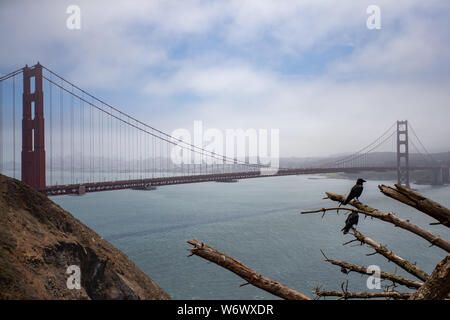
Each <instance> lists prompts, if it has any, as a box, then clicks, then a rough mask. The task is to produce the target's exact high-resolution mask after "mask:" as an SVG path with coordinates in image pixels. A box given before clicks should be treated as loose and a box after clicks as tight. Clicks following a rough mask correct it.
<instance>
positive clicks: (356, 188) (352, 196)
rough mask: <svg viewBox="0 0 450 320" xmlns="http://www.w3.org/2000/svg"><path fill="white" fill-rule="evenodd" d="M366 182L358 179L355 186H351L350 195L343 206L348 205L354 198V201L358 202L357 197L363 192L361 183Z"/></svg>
mask: <svg viewBox="0 0 450 320" xmlns="http://www.w3.org/2000/svg"><path fill="white" fill-rule="evenodd" d="M364 182H366V180H364V179H361V178H359V179H358V180H357V181H356V184H355V185H354V186H353V188H352V190H350V193H349V194H348V196H347V199H345V201H344V202H343V205H346V204H348V203H349V202H350V201H352V200H353V199H355V198H356V200H358V201H359V197H360V196H361V193H362V192H363V189H364V188H363V183H364Z"/></svg>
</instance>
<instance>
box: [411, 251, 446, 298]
mask: <svg viewBox="0 0 450 320" xmlns="http://www.w3.org/2000/svg"><path fill="white" fill-rule="evenodd" d="M449 294H450V256H446V257H445V258H444V260H442V261H441V262H439V263H438V264H437V266H436V268H435V269H434V271H433V273H432V274H431V276H430V277H429V278H428V280H427V281H426V282H425V283H424V284H423V286H421V287H420V288H419V290H417V291H416V292H415V293H414V294H413V295H412V296H411V298H410V299H411V300H441V299H445V298H449Z"/></svg>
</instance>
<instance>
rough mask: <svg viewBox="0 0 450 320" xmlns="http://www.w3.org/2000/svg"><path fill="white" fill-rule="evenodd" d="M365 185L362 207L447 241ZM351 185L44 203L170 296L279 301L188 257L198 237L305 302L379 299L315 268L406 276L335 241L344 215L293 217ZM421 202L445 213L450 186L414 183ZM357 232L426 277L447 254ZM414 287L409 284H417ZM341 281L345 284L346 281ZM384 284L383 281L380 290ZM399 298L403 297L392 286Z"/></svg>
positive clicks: (263, 181) (408, 239)
mask: <svg viewBox="0 0 450 320" xmlns="http://www.w3.org/2000/svg"><path fill="white" fill-rule="evenodd" d="M379 184H387V185H393V182H392V181H369V182H367V183H366V184H365V189H364V192H363V194H362V196H361V198H360V200H361V201H362V202H364V203H366V204H368V205H370V206H372V207H375V208H377V209H380V210H383V211H392V212H394V213H395V214H397V215H398V216H399V217H401V218H403V219H410V220H411V222H412V223H415V224H418V225H420V226H423V227H425V228H427V229H429V230H430V231H432V232H434V233H436V234H438V235H440V236H442V237H444V238H445V239H447V240H448V239H450V232H449V231H448V228H445V227H443V226H440V225H434V226H431V225H429V223H430V222H434V220H433V219H431V218H430V217H428V216H426V215H425V214H423V213H421V212H418V211H416V210H415V209H412V208H410V207H408V206H406V205H404V204H401V203H399V202H397V201H395V200H393V199H390V198H388V197H386V196H384V195H382V194H381V193H380V192H379V190H378V187H377V186H378V185H379ZM353 185H354V181H352V180H346V179H330V178H325V177H321V176H317V175H311V176H308V175H299V176H286V177H266V178H257V179H247V180H241V181H239V182H237V183H218V182H208V183H197V184H185V185H172V186H163V187H159V188H158V189H157V190H152V191H139V190H120V191H109V192H100V193H90V194H86V195H83V196H57V197H52V200H53V201H55V202H56V203H57V204H59V205H60V206H61V207H63V208H64V209H66V210H67V211H69V212H70V213H72V214H73V215H74V216H75V217H76V218H78V219H79V220H81V221H82V222H83V223H85V224H86V225H88V226H89V227H90V228H92V229H93V230H94V231H96V232H97V233H98V234H100V236H102V237H103V238H104V239H106V240H108V241H110V242H111V243H112V244H113V245H114V246H116V247H117V248H119V249H120V250H122V251H123V252H124V253H125V254H126V255H127V256H128V257H129V258H130V259H131V260H133V262H134V263H135V264H136V265H137V266H138V267H139V268H140V269H141V270H142V271H144V272H145V273H146V274H147V275H149V276H150V277H151V278H152V279H153V280H154V281H156V282H157V283H158V285H160V286H161V287H162V288H163V289H164V290H165V291H166V292H167V293H168V294H169V295H170V296H171V297H172V298H173V299H277V297H275V296H273V295H271V294H270V293H267V292H265V291H263V290H261V289H258V288H256V287H253V286H251V285H246V286H242V287H240V285H241V284H243V283H245V281H244V280H243V279H241V278H239V277H238V276H236V275H235V274H233V273H231V272H230V271H228V270H226V269H223V268H221V267H220V266H218V265H216V264H214V263H211V262H208V261H206V260H204V259H202V258H200V257H197V256H191V257H188V255H189V251H188V249H189V248H191V247H192V246H191V245H189V244H187V243H186V241H187V240H190V239H197V240H199V241H202V242H204V243H206V244H208V245H209V246H212V247H214V248H216V249H218V250H220V251H222V252H223V253H226V254H228V255H230V256H232V257H234V258H235V259H237V260H239V261H241V262H242V263H244V264H246V265H247V266H249V267H250V268H252V269H253V270H255V271H257V272H260V273H262V274H264V275H265V276H267V277H269V278H271V279H274V280H276V281H279V282H281V283H283V284H285V285H287V286H289V287H291V288H293V289H295V290H298V291H300V292H302V293H304V294H306V295H308V296H310V297H314V295H313V294H312V291H313V290H314V288H315V287H317V286H320V287H321V289H322V290H341V284H342V283H346V285H348V290H349V291H369V292H377V291H380V290H382V289H368V287H367V279H368V276H366V275H360V274H356V273H354V272H351V273H350V274H345V273H342V272H341V271H340V268H339V267H337V266H334V265H331V264H329V263H327V262H325V261H323V256H322V253H321V251H320V250H322V251H323V252H324V253H325V255H326V256H327V257H328V258H331V259H335V260H343V261H347V262H349V263H353V264H357V265H360V266H365V267H367V266H369V265H377V266H379V267H380V268H381V270H383V271H387V272H391V273H398V274H400V275H403V276H407V277H409V278H412V279H414V277H413V276H412V275H409V274H407V273H406V272H404V271H403V270H402V269H400V268H399V267H397V266H396V265H395V264H393V263H392V262H389V261H387V260H386V258H384V257H382V256H380V255H378V254H377V255H369V256H368V255H367V254H370V253H372V252H373V250H372V249H371V248H369V247H367V246H361V245H360V243H357V242H353V243H351V244H348V245H345V246H344V245H343V243H345V242H348V241H350V240H352V239H354V237H353V236H352V235H351V234H347V235H343V234H342V232H341V231H340V230H341V228H342V227H343V226H344V222H345V219H346V214H347V213H346V212H344V211H340V213H339V214H336V212H329V213H326V214H325V215H324V217H323V218H322V213H313V214H306V215H301V214H300V211H303V210H312V209H319V208H323V207H334V206H336V203H335V202H332V201H331V200H324V199H322V198H323V197H324V196H325V191H330V192H335V193H340V194H347V193H348V191H349V190H350V188H351V187H352V186H353ZM412 187H413V188H414V189H416V190H418V191H419V192H420V193H422V194H423V195H425V196H427V197H430V198H431V199H433V200H435V201H438V202H440V203H442V204H443V205H445V206H447V207H450V197H449V196H450V186H449V185H447V186H419V185H413V186H412ZM357 229H358V230H359V231H360V232H362V233H363V234H365V235H366V236H368V237H370V238H372V239H374V240H376V241H378V242H379V243H381V244H383V245H386V246H387V247H388V249H390V250H392V251H393V252H395V253H396V254H398V255H400V256H401V257H403V258H405V259H408V260H409V261H411V262H416V263H417V266H418V267H419V268H421V269H422V270H424V271H426V272H428V273H431V272H432V270H433V268H434V267H435V265H436V264H437V263H438V262H439V261H440V260H442V259H443V258H444V257H445V256H446V252H445V251H443V250H442V249H439V248H436V247H430V246H429V243H428V242H427V241H425V240H423V239H421V238H419V237H417V236H415V235H413V234H411V233H409V232H407V231H405V230H403V229H400V228H396V227H394V226H393V225H391V224H389V223H385V222H383V221H380V220H377V219H371V218H364V216H362V215H360V219H359V224H358V226H357ZM416 280H417V279H416ZM347 281H348V284H347ZM385 284H389V282H382V285H385ZM397 290H398V291H401V292H408V289H406V288H402V287H399V288H397Z"/></svg>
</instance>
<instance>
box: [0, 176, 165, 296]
mask: <svg viewBox="0 0 450 320" xmlns="http://www.w3.org/2000/svg"><path fill="white" fill-rule="evenodd" d="M71 265H76V266H78V267H79V268H80V269H81V289H69V288H68V287H67V279H68V278H69V276H70V275H69V274H67V273H66V271H67V267H68V266H71ZM0 299H169V296H168V295H167V294H166V293H165V292H164V291H163V290H162V289H161V288H160V287H159V286H158V285H157V284H156V283H155V282H154V281H153V280H151V279H150V278H149V277H148V276H147V275H145V274H144V273H143V272H142V271H141V270H140V269H139V268H138V267H137V266H136V265H135V264H134V263H133V262H132V261H131V260H130V259H128V257H127V256H126V255H125V254H123V253H122V252H121V251H119V250H118V249H116V248H115V247H114V246H112V245H111V244H110V243H109V242H107V241H105V240H104V239H102V238H101V237H100V236H99V235H98V234H97V233H95V232H94V231H92V230H91V229H89V228H88V227H87V226H85V225H84V224H83V223H81V222H80V221H79V220H77V219H75V218H74V217H73V216H72V215H71V214H70V213H68V212H67V211H64V210H63V209H62V208H61V207H59V206H58V205H56V204H55V203H54V202H52V201H51V200H49V199H48V198H47V197H46V196H44V195H42V194H40V193H38V192H36V191H35V190H34V189H32V188H30V187H28V186H27V185H25V184H23V183H21V182H20V181H17V180H14V179H11V178H7V177H5V176H3V175H0Z"/></svg>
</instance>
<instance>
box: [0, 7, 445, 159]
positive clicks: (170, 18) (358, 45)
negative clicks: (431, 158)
mask: <svg viewBox="0 0 450 320" xmlns="http://www.w3.org/2000/svg"><path fill="white" fill-rule="evenodd" d="M369 4H372V2H371V1H358V2H357V3H355V2H354V1H339V2H336V1H333V0H326V1H317V0H304V1H288V0H285V1H275V0H265V1H262V0H249V1H238V0H230V1H200V0H191V1H170V0H151V1H147V0H145V1H144V0H135V1H121V2H117V3H114V4H112V3H111V2H106V1H79V2H78V5H79V6H80V8H81V13H82V28H81V30H80V31H70V30H67V29H66V27H65V19H66V18H67V14H66V13H65V9H66V7H65V6H66V5H68V3H65V2H54V1H46V2H45V1H43V2H20V1H17V2H2V3H1V4H0V30H8V32H1V33H0V41H1V42H2V43H4V44H7V45H5V46H2V50H1V51H0V67H1V68H2V69H4V68H5V69H7V70H9V69H10V68H11V69H13V68H14V67H18V66H20V65H24V64H25V63H28V64H31V63H34V62H35V61H36V60H40V62H41V63H43V64H45V65H47V66H49V67H51V68H52V69H54V70H55V71H58V72H62V73H63V74H64V75H65V76H66V77H67V78H69V79H71V80H73V81H74V82H75V83H77V84H79V85H80V86H82V87H83V88H86V89H89V90H90V91H94V92H95V91H96V90H98V89H103V90H106V91H107V90H110V91H111V92H115V93H117V92H118V91H119V90H123V91H124V92H126V94H128V95H135V96H137V97H140V98H136V99H135V100H133V104H130V105H131V106H129V107H127V108H128V109H126V110H125V111H126V112H130V113H131V114H138V113H139V112H140V116H142V117H146V116H147V117H148V122H149V123H150V124H155V123H157V124H158V126H161V127H162V128H164V129H166V128H168V129H169V130H170V129H175V128H176V127H178V126H184V127H189V126H191V125H192V123H193V121H194V120H204V121H205V123H206V125H207V126H213V127H218V128H223V129H226V128H233V127H234V128H244V129H245V128H250V127H255V128H279V129H281V138H282V139H283V142H282V150H281V151H282V154H283V155H286V156H288V155H323V154H326V153H335V152H338V151H339V150H341V151H351V150H355V149H358V148H359V147H360V146H361V145H363V144H365V143H367V142H369V140H370V139H372V138H374V137H376V136H377V135H378V134H379V133H381V132H382V131H383V130H384V129H385V126H388V125H390V123H391V122H393V121H394V120H396V119H397V118H409V119H410V120H411V121H413V123H415V125H416V127H418V128H419V130H420V129H422V132H423V135H424V137H423V139H424V140H425V141H424V142H425V143H426V144H427V142H428V144H427V145H432V144H434V145H435V146H436V149H442V150H443V149H445V148H447V149H448V146H447V142H446V141H445V140H442V141H436V139H435V137H436V136H442V135H447V136H448V135H449V134H450V129H449V128H448V126H447V127H445V126H437V125H436V124H438V123H439V121H441V120H442V118H443V117H445V116H446V117H448V115H449V111H448V103H449V101H450V99H449V94H448V93H447V91H448V89H447V88H448V84H449V78H448V76H449V74H448V72H449V70H450V68H449V65H448V58H447V57H448V55H449V53H450V52H449V44H448V43H449V42H448V40H449V39H448V35H447V34H446V32H447V30H448V27H449V23H448V22H447V15H446V13H447V14H448V13H449V11H450V7H449V4H448V1H444V0H442V1H438V0H430V1H422V0H420V1H419V0H399V1H392V0H379V1H377V5H379V6H380V7H381V13H382V29H381V30H380V31H368V30H367V28H366V18H367V14H366V10H365V9H366V8H367V6H368V5H369ZM377 32H378V33H377ZM191 43H198V44H199V46H198V47H193V46H191V47H189V44H191ZM183 44H184V45H186V44H187V46H188V47H189V48H188V49H189V50H188V51H187V53H186V54H180V55H178V56H176V57H175V56H173V55H172V54H173V53H172V52H171V50H172V49H173V48H174V47H177V46H178V45H183ZM336 46H347V47H349V48H350V49H351V50H352V53H351V54H349V55H348V56H345V55H343V54H337V56H336V57H330V58H329V59H328V60H326V59H325V60H324V61H321V60H316V57H315V54H316V50H318V49H317V48H320V50H323V51H324V52H326V51H327V50H330V51H331V50H332V49H333V48H335V47H336ZM331 53H333V52H332V51H331ZM284 59H291V60H294V61H296V60H302V61H303V60H304V59H306V61H310V63H311V64H317V63H323V64H324V65H325V66H324V67H323V68H322V69H321V70H324V71H320V72H318V73H316V74H314V73H313V74H311V75H308V76H305V75H304V74H302V70H299V71H298V72H297V75H295V74H296V73H295V72H293V73H294V75H288V74H286V73H285V72H283V71H280V70H279V69H278V66H279V65H280V64H281V63H283V62H285V61H284ZM321 59H324V58H323V57H322V58H321ZM287 68H289V64H288V65H287ZM446 72H447V73H446ZM124 95H125V94H124ZM140 95H143V96H142V97H141V96H140ZM183 95H186V96H194V97H195V99H191V98H189V99H185V100H183V99H182V98H180V96H183ZM139 99H140V100H139ZM124 100H125V98H124ZM112 103H113V104H114V101H112ZM157 104H158V107H157ZM142 106H145V107H146V108H148V109H145V110H143V111H142V110H138V108H141V109H143V107H142ZM160 106H164V108H163V107H160ZM150 108H153V109H150ZM158 108H159V109H158ZM170 108H173V109H170ZM173 110H176V111H173ZM424 110H426V111H424ZM145 112H147V113H145ZM147 114H149V115H147ZM443 115H444V116H443ZM354 132H358V133H362V134H358V135H357V136H356V137H355V136H354ZM342 149H345V150H342ZM430 149H432V148H430Z"/></svg>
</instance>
